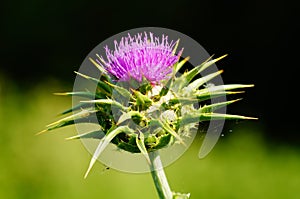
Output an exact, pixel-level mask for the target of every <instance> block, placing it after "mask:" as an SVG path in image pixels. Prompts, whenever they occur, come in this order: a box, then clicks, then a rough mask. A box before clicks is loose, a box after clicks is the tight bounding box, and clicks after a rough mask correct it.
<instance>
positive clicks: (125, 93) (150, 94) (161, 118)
mask: <svg viewBox="0 0 300 199" xmlns="http://www.w3.org/2000/svg"><path fill="white" fill-rule="evenodd" d="M223 57H224V56H222V57H220V58H217V59H211V58H210V59H208V60H207V61H205V62H204V63H202V64H200V65H199V66H197V67H195V68H194V69H192V70H190V71H187V72H185V73H184V74H182V75H181V76H179V77H176V73H177V72H178V71H179V69H180V68H182V66H183V65H184V63H186V62H187V61H188V59H189V58H185V59H183V60H182V61H179V62H177V63H175V64H174V66H173V75H172V77H171V78H170V79H167V80H164V81H163V82H161V84H159V85H153V83H151V82H149V81H147V79H146V78H143V80H142V82H138V81H137V80H135V79H133V78H132V79H130V80H128V81H126V82H117V81H116V80H112V79H111V77H110V76H109V75H108V74H109V73H108V72H107V71H106V69H105V68H103V67H102V66H100V65H98V64H97V63H96V62H95V61H93V60H92V59H90V60H91V61H92V63H93V64H94V65H95V66H96V67H97V68H98V69H99V70H100V72H101V73H102V74H103V75H102V77H101V78H100V79H95V78H93V77H89V76H87V75H85V74H81V73H78V72H76V73H77V74H78V75H79V76H80V77H82V78H85V79H86V80H87V81H90V82H93V83H95V84H96V85H97V89H96V93H94V94H93V93H90V92H88V91H82V92H67V93H61V94H59V95H67V96H79V97H81V98H82V97H83V98H85V99H86V100H82V101H81V102H80V103H79V104H78V105H76V106H74V107H72V108H71V109H69V110H67V111H65V112H63V113H62V114H63V115H65V114H69V113H70V112H73V113H72V115H70V116H67V117H65V118H63V119H60V120H58V121H57V122H54V123H52V124H50V125H48V126H47V129H46V130H44V131H42V132H45V131H49V130H53V129H56V128H60V127H64V126H67V125H71V124H75V123H85V122H86V123H91V122H94V123H98V124H99V126H100V127H99V130H97V131H93V132H87V133H84V134H80V135H76V136H73V137H70V138H68V139H99V140H100V143H99V146H98V148H97V150H96V151H95V153H94V155H93V158H92V161H91V163H90V166H89V169H88V172H89V171H90V169H91V167H92V166H93V164H94V163H95V161H96V159H97V158H98V157H99V156H100V155H101V152H102V151H103V150H104V148H105V147H106V146H107V145H108V144H109V143H113V144H115V145H116V146H117V147H118V148H119V149H122V150H125V151H128V152H131V153H142V154H143V155H144V156H145V157H146V159H147V160H148V162H149V157H148V153H149V152H154V151H157V150H159V149H162V148H164V147H168V146H170V145H172V144H174V143H179V144H184V140H185V138H186V136H189V130H190V129H191V128H196V127H197V125H198V124H199V122H202V121H209V120H223V119H255V118H251V117H244V116H239V115H229V114H221V113H217V112H215V111H217V110H218V109H220V108H222V107H224V106H226V105H228V104H231V103H233V102H235V101H237V100H232V101H227V102H219V103H214V104H211V103H208V102H207V101H209V99H212V98H218V97H220V96H225V95H229V94H237V93H241V91H232V90H236V89H244V88H247V87H252V86H253V85H243V84H231V85H217V86H214V85H211V86H206V85H207V83H208V81H210V80H211V79H213V78H214V77H216V76H218V75H220V74H221V73H222V72H223V71H218V72H215V73H212V74H209V75H207V76H203V77H201V78H196V77H198V76H199V74H200V73H201V72H202V71H204V70H205V69H206V68H208V67H210V66H211V65H213V64H214V63H215V62H216V61H218V60H220V59H222V58H223ZM199 105H200V106H199ZM95 116H96V118H97V121H95V120H93V119H92V117H95ZM88 172H87V174H88ZM87 174H86V175H87ZM174 197H175V196H174ZM185 197H186V198H187V196H183V195H182V196H180V194H177V195H176V197H175V198H185Z"/></svg>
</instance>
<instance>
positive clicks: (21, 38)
mask: <svg viewBox="0 0 300 199" xmlns="http://www.w3.org/2000/svg"><path fill="white" fill-rule="evenodd" d="M298 21H299V11H298V6H297V5H294V4H293V2H292V1H290V0H286V1H284V2H282V1H276V0H275V1H270V0H266V1H258V0H257V1H255V0H254V1H239V0H209V1H189V2H188V3H186V2H183V1H179V0H172V1H155V0H154V1H151V2H148V3H147V5H144V4H142V3H141V2H140V1H122V2H118V1H93V0H85V1H84V0H72V1H70V0H66V1H58V0H53V1H37V0H28V1H22V0H11V1H4V2H1V6H0V28H1V30H0V60H1V61H0V171H1V174H0V198H1V199H2V198H3V199H4V198H5V199H44V198H45V199H54V198H55V199H57V198H58V199H62V198H72V199H77V198H105V199H106V198H107V199H120V198H121V199H126V198H128V199H129V198H130V199H131V198H132V199H135V198H145V199H148V198H149V199H153V198H157V196H156V191H155V188H154V185H153V182H152V179H151V176H150V174H126V173H121V172H117V171H114V170H107V169H106V168H105V167H104V166H102V165H101V164H100V163H98V164H97V165H96V166H95V167H94V168H93V170H92V172H91V175H90V176H89V177H88V178H87V179H86V180H84V179H83V175H84V172H85V171H86V169H87V166H88V163H89V160H90V158H91V156H90V154H88V152H87V151H86V150H85V148H84V147H83V145H82V144H81V143H80V141H65V140H64V138H66V137H68V136H71V135H75V134H76V131H75V129H74V128H73V127H67V128H64V129H60V130H56V131H53V132H50V133H48V134H44V135H41V136H35V133H37V132H38V131H40V130H42V129H43V128H44V127H45V125H46V124H48V123H50V122H52V121H54V120H56V119H57V117H56V116H57V114H58V113H59V112H61V111H63V110H65V109H66V108H68V107H69V106H70V105H71V99H70V98H67V97H65V98H64V97H59V96H53V95H52V93H53V92H61V91H70V90H72V84H73V81H74V77H75V76H74V73H73V72H72V71H74V70H77V69H78V68H79V66H80V64H81V62H82V61H83V59H84V58H85V56H86V55H87V54H88V53H89V52H90V51H91V50H92V49H93V48H94V47H95V46H96V45H98V44H99V43H100V42H102V41H103V40H105V39H107V38H108V37H110V36H112V35H114V34H117V33H119V32H122V31H125V30H128V29H131V28H137V27H145V26H156V27H165V28H170V29H174V30H177V31H179V32H182V33H184V34H186V35H188V36H190V37H192V38H193V39H195V40H196V41H197V42H199V43H200V44H201V45H203V47H204V48H205V49H206V50H207V51H208V53H209V54H216V56H220V55H223V54H227V53H228V54H229V56H228V58H226V59H225V60H222V61H221V62H220V64H218V67H219V68H220V69H224V70H225V72H224V74H222V77H223V80H224V82H225V83H245V84H248V83H254V84H255V85H256V86H255V87H254V88H251V89H247V92H246V93H245V94H243V95H242V96H241V97H243V98H244V100H243V101H241V102H238V103H237V104H234V105H231V106H229V107H228V112H230V113H234V114H243V115H246V116H253V117H258V118H259V120H258V121H244V122H240V123H238V124H236V123H235V122H227V123H226V125H225V128H224V132H223V133H224V136H223V137H221V138H220V140H219V142H218V143H217V145H216V147H215V148H214V150H213V151H212V152H211V153H210V154H209V155H208V156H207V157H206V158H204V159H202V160H199V159H198V156H197V154H198V150H199V147H200V144H201V139H202V138H201V137H197V138H196V139H195V142H194V143H193V145H192V147H191V148H190V149H189V150H188V151H187V152H186V153H185V154H184V155H183V156H182V157H181V158H180V159H179V160H178V161H176V162H175V163H174V164H172V165H170V166H169V167H167V168H166V173H167V176H168V178H169V181H170V185H171V187H172V189H173V190H176V191H179V192H190V193H191V194H192V195H191V198H192V199H198V198H210V199H248V198H249V199H250V198H251V199H254V198H255V199H256V198H257V199H260V198H264V199H265V198H271V199H273V198H274V199H277V198H278V199H282V198H287V199H298V198H299V187H300V171H299V168H300V147H299V146H300V133H299V128H298V124H299V121H298V118H299V117H298V113H299V111H296V110H295V109H297V108H298V105H297V104H298V99H297V97H295V96H296V93H297V91H298V90H299V88H297V85H298V79H299V77H298V73H296V72H295V70H296V68H298V64H297V60H296V59H295V58H297V57H298V51H299V50H298V46H297V45H296V42H295V41H296V39H297V38H298V35H299V34H300V33H299V28H297V24H298V23H299V22H298Z"/></svg>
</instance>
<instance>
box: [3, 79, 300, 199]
mask: <svg viewBox="0 0 300 199" xmlns="http://www.w3.org/2000/svg"><path fill="white" fill-rule="evenodd" d="M0 88H1V89H0V96H1V98H0V106H1V109H0V123H1V126H0V132H1V139H0V163H1V164H0V171H1V175H0V198H5V199H35V198H39V199H44V198H45V199H46V198H47V199H54V198H73V199H76V198H78V199H79V198H109V199H118V198H122V199H125V198H128V199H129V198H145V199H153V198H157V196H156V191H155V188H154V185H153V182H152V178H151V176H150V174H126V173H121V172H118V171H114V170H111V169H110V170H107V169H106V168H105V167H104V166H102V165H101V164H100V163H98V164H96V166H95V167H94V168H93V170H92V172H91V174H90V176H89V177H88V178H87V179H83V174H84V172H85V171H86V169H87V166H88V163H89V160H90V158H91V156H90V154H88V152H87V151H86V150H85V148H84V147H83V145H82V144H81V142H80V141H66V140H64V138H66V137H68V136H71V135H75V134H76V132H75V129H74V127H65V128H63V129H60V130H56V131H53V132H50V133H47V134H43V135H40V136H35V133H36V132H38V131H39V130H41V129H43V128H44V126H45V124H47V123H49V122H51V121H54V120H55V119H56V118H57V117H55V116H56V115H57V113H59V112H61V111H62V110H64V109H66V108H67V107H69V106H70V105H71V99H69V98H67V97H59V96H53V95H52V94H51V93H52V92H55V91H61V90H64V89H68V88H67V87H65V86H63V85H61V84H60V83H59V82H57V81H54V80H52V81H51V80H50V81H47V83H42V84H40V85H38V86H35V87H33V88H32V89H30V91H21V90H20V89H18V88H16V87H13V86H12V84H10V83H9V81H6V82H1V87H0ZM69 89H70V88H69ZM226 129H227V130H226ZM228 129H229V130H230V131H228ZM263 134H264V128H263V126H261V125H260V124H259V122H258V121H257V122H256V121H255V122H253V121H251V122H250V121H245V122H241V123H239V124H236V123H230V122H228V123H227V128H225V130H224V136H223V137H221V138H220V141H219V142H218V144H217V145H216V147H215V148H214V150H213V151H212V152H211V153H210V154H209V155H208V156H207V157H206V158H204V159H201V160H200V159H198V156H197V154H198V150H199V146H200V144H201V138H200V137H197V139H196V140H195V141H194V143H193V145H192V147H190V148H189V150H188V151H187V152H186V153H185V154H184V155H183V156H182V157H181V158H180V159H179V160H178V161H177V162H175V163H174V164H172V165H170V166H169V167H167V168H166V173H167V176H168V178H169V181H170V185H171V187H172V188H173V190H176V191H179V192H191V194H192V197H191V198H211V199H240V198H243V199H247V198H249V199H250V198H251V199H253V198H262V199H263V198H274V199H275V198H278V199H282V198H288V199H297V198H299V184H300V172H299V168H300V150H299V148H297V147H291V146H288V145H283V144H282V145H274V144H272V142H271V143H270V142H268V140H267V139H264V138H263Z"/></svg>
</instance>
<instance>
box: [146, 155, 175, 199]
mask: <svg viewBox="0 0 300 199" xmlns="http://www.w3.org/2000/svg"><path fill="white" fill-rule="evenodd" d="M149 158H150V169H151V175H152V179H153V181H154V184H155V188H156V190H157V193H158V195H159V198H160V199H172V198H173V193H172V191H171V189H170V186H169V183H168V180H167V177H166V175H165V172H164V169H163V166H162V162H161V159H160V156H159V153H158V152H156V151H155V152H151V153H149Z"/></svg>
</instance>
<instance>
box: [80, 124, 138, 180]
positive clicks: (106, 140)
mask: <svg viewBox="0 0 300 199" xmlns="http://www.w3.org/2000/svg"><path fill="white" fill-rule="evenodd" d="M122 132H124V133H134V130H132V129H130V128H129V127H128V126H120V127H117V128H116V129H114V130H113V131H111V132H109V133H107V134H106V136H105V137H104V138H103V139H102V140H100V143H99V145H98V147H97V149H96V150H95V152H94V155H93V157H92V159H91V161H90V164H89V167H88V169H87V172H86V173H85V175H84V178H86V177H87V176H88V174H89V172H90V170H91V169H92V167H93V165H94V164H95V162H96V161H97V159H98V157H99V156H100V155H101V153H102V152H103V151H104V149H105V148H106V147H107V145H108V144H109V143H110V142H111V141H112V139H113V138H114V137H115V136H117V135H118V134H119V133H122Z"/></svg>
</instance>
